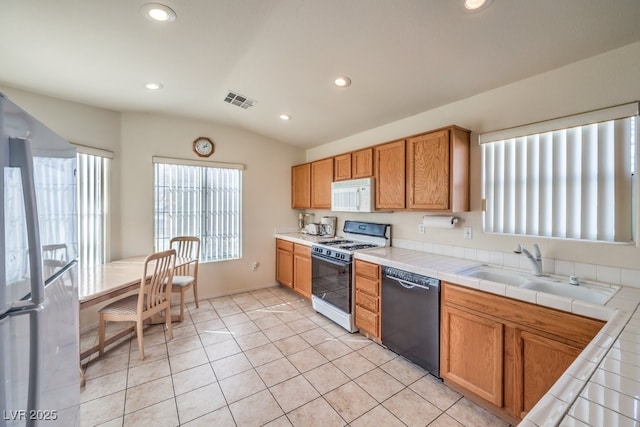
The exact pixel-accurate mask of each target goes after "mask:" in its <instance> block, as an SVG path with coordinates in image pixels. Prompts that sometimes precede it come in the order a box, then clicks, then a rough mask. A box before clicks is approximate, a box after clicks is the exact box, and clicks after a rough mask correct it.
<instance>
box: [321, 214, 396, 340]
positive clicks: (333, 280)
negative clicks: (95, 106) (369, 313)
mask: <svg viewBox="0 0 640 427" xmlns="http://www.w3.org/2000/svg"><path fill="white" fill-rule="evenodd" d="M343 233H344V234H343V236H342V237H337V238H333V239H327V240H321V241H319V242H318V243H316V244H314V245H313V246H312V248H311V269H312V279H311V293H312V296H311V304H312V306H313V308H314V309H315V310H316V311H317V312H318V313H321V314H323V315H324V316H326V317H328V318H329V319H331V320H333V321H334V322H335V323H337V324H338V325H340V326H342V327H343V328H344V329H346V330H347V331H349V332H356V331H357V330H358V329H357V328H356V326H355V321H354V315H353V314H354V304H355V289H354V286H353V283H354V277H353V276H354V271H353V254H354V252H356V251H359V250H365V249H370V248H377V247H384V246H391V226H390V225H389V224H378V223H371V222H361V221H348V220H347V221H345V223H344V228H343Z"/></svg>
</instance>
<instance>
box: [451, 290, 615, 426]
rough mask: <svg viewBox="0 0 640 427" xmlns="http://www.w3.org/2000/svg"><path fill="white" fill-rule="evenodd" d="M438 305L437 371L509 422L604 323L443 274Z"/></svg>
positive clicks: (534, 400)
mask: <svg viewBox="0 0 640 427" xmlns="http://www.w3.org/2000/svg"><path fill="white" fill-rule="evenodd" d="M441 313H442V319H441V320H442V321H441V346H440V356H441V357H440V375H441V376H442V378H443V379H444V380H445V382H446V383H447V384H448V385H450V386H452V388H454V389H456V390H458V391H461V392H462V393H464V394H468V395H470V397H472V398H474V400H475V401H476V402H479V403H482V402H484V405H485V407H486V408H487V409H489V410H491V411H493V412H494V413H496V414H498V415H500V416H502V417H503V418H505V419H506V420H507V421H510V422H511V423H512V424H513V423H514V422H517V420H519V419H522V418H523V417H524V416H525V415H526V414H527V412H528V411H529V410H530V409H531V408H532V407H533V406H534V405H535V404H536V403H537V402H538V400H540V398H541V397H542V396H543V395H544V394H545V393H546V392H547V391H548V390H549V389H550V388H551V386H552V385H553V384H554V383H555V382H556V380H557V379H558V378H560V376H561V375H562V374H563V373H564V372H565V371H566V369H567V368H568V367H569V365H570V364H571V363H572V362H573V361H574V360H575V358H576V357H577V356H578V354H580V352H581V351H582V349H584V347H585V346H586V345H587V344H588V343H589V342H590V341H591V340H592V339H593V337H594V336H595V335H596V334H597V333H598V331H599V330H600V329H601V328H602V326H603V325H604V322H602V321H600V320H595V319H590V318H587V317H582V316H578V315H574V314H571V313H566V312H563V311H559V310H554V309H551V308H547V307H541V306H538V305H535V304H529V303H526V302H523V301H518V300H514V299H511V298H506V297H501V296H498V295H493V294H489V293H486V292H482V291H478V290H475V289H470V288H466V287H463V286H457V285H454V284H451V283H446V282H443V283H442V312H441Z"/></svg>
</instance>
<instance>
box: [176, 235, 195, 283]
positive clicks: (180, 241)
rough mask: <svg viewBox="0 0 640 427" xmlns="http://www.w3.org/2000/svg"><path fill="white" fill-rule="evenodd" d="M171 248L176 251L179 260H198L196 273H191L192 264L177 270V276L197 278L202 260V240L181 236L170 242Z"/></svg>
mask: <svg viewBox="0 0 640 427" xmlns="http://www.w3.org/2000/svg"><path fill="white" fill-rule="evenodd" d="M169 247H170V248H171V249H175V251H176V257H177V258H189V259H194V260H196V262H195V263H194V264H195V267H194V269H195V272H191V265H192V264H191V263H189V264H183V265H181V266H179V267H177V268H176V271H175V275H176V276H196V275H197V272H198V270H197V268H198V259H199V258H200V239H199V238H197V237H195V236H179V237H174V238H172V239H171V240H170V241H169Z"/></svg>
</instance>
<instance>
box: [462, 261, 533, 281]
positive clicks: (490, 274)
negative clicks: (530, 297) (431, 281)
mask: <svg viewBox="0 0 640 427" xmlns="http://www.w3.org/2000/svg"><path fill="white" fill-rule="evenodd" d="M458 274H460V275H461V276H466V277H475V278H476V279H480V280H489V281H491V282H496V283H504V284H505V285H511V286H521V285H524V284H527V283H528V282H529V281H530V280H531V279H530V278H529V277H527V276H525V275H522V274H519V273H515V272H511V271H505V270H503V269H500V268H495V267H489V266H487V265H481V266H479V267H473V268H470V269H468V270H463V271H461V272H459V273H458Z"/></svg>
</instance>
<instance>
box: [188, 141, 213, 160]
mask: <svg viewBox="0 0 640 427" xmlns="http://www.w3.org/2000/svg"><path fill="white" fill-rule="evenodd" d="M193 151H195V152H196V154H197V155H198V156H200V157H209V156H210V155H212V154H213V142H212V141H211V140H210V139H209V138H204V137H200V138H198V139H196V140H195V141H193Z"/></svg>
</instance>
